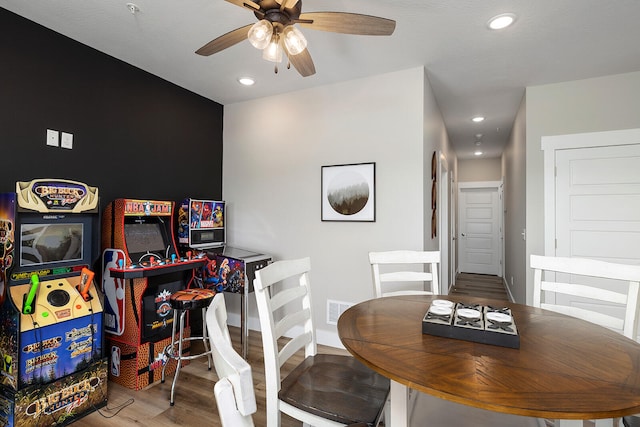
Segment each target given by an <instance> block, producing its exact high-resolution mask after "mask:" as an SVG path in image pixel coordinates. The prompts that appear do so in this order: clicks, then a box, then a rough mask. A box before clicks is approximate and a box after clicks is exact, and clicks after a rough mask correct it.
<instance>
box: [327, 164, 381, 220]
mask: <svg viewBox="0 0 640 427" xmlns="http://www.w3.org/2000/svg"><path fill="white" fill-rule="evenodd" d="M374 186H375V163H359V164H351V165H335V166H323V167H322V220H323V221H375V200H374V199H375V188H374Z"/></svg>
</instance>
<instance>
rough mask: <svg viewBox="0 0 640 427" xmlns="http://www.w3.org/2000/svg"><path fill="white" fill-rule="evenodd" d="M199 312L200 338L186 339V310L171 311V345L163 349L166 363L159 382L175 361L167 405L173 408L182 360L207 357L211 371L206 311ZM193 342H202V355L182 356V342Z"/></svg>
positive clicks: (203, 309)
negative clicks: (171, 361)
mask: <svg viewBox="0 0 640 427" xmlns="http://www.w3.org/2000/svg"><path fill="white" fill-rule="evenodd" d="M201 310H202V336H196V337H188V338H185V337H184V323H185V320H184V319H185V316H186V314H187V311H188V310H182V309H178V308H176V309H174V310H173V326H172V328H171V344H169V345H168V346H166V347H165V349H164V354H165V356H166V357H167V361H166V363H165V364H164V366H163V367H162V380H161V382H163V383H164V379H165V376H164V373H165V369H166V368H167V365H168V364H169V360H170V359H175V360H176V372H175V374H174V375H173V382H172V383H171V396H170V398H169V403H170V404H171V406H173V404H174V403H175V401H174V396H175V388H176V383H177V382H178V376H179V375H180V369H181V368H182V361H183V360H192V359H196V358H198V357H203V356H207V363H208V366H209V370H211V364H212V356H211V348H210V347H209V340H208V339H207V337H208V332H207V322H206V312H207V309H206V308H202V309H201ZM178 322H179V323H180V330H179V331H178V337H177V338H176V324H177V323H178ZM193 340H202V343H203V344H204V351H203V352H202V353H198V354H192V355H190V356H184V355H183V353H182V352H183V346H184V342H185V341H193ZM176 346H177V348H176Z"/></svg>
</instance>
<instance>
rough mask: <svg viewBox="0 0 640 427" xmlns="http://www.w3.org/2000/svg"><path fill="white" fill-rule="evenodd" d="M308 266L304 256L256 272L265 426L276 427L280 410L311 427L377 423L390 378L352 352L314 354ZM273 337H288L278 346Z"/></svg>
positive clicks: (275, 263)
mask: <svg viewBox="0 0 640 427" xmlns="http://www.w3.org/2000/svg"><path fill="white" fill-rule="evenodd" d="M310 268H311V262H310V260H309V258H302V259H296V260H283V261H276V262H274V263H272V264H270V265H268V266H267V267H264V268H262V269H260V270H258V271H257V272H256V278H255V280H254V288H255V295H256V301H257V305H258V314H259V316H260V329H261V332H262V344H263V350H264V368H265V378H266V400H267V427H279V426H280V416H281V412H283V413H285V414H288V415H289V416H291V417H293V418H295V419H297V420H300V421H302V422H303V423H305V424H308V425H312V426H315V427H329V426H331V427H335V426H341V425H351V424H356V425H357V424H358V423H365V424H366V425H368V426H376V425H377V424H378V422H379V420H380V419H381V416H382V414H383V408H384V405H385V402H386V401H387V395H388V393H389V380H388V379H387V378H385V377H383V376H381V375H379V374H377V373H375V372H374V371H372V370H371V369H369V368H367V367H365V366H364V365H362V364H361V363H360V362H358V361H357V360H355V359H354V358H353V357H350V356H346V355H335V354H318V353H317V344H316V331H315V328H314V323H313V305H312V300H311V284H310V281H309V271H310ZM285 334H286V335H285ZM291 336H293V338H291V339H289V338H286V337H291ZM278 340H286V341H287V342H286V344H284V345H283V346H282V348H281V349H279V346H278ZM302 351H304V359H303V360H302V362H301V363H300V364H298V365H297V366H295V368H293V370H292V371H291V372H290V373H289V374H287V375H286V376H285V375H283V374H282V370H281V369H282V368H283V367H284V366H283V365H285V363H286V362H287V361H288V360H290V358H291V357H292V356H293V355H294V354H296V353H299V352H302ZM290 365H291V363H289V364H287V367H286V369H288V367H289V366H290Z"/></svg>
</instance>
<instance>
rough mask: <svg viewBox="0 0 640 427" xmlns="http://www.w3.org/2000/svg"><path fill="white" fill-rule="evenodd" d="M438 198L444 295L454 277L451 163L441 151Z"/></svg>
mask: <svg viewBox="0 0 640 427" xmlns="http://www.w3.org/2000/svg"><path fill="white" fill-rule="evenodd" d="M438 166H439V168H438V169H439V170H438V180H439V185H438V200H437V201H436V203H437V205H436V206H437V208H438V209H437V210H436V212H437V213H438V226H437V227H438V234H439V236H438V240H439V246H440V275H439V276H440V289H439V292H440V293H441V294H442V295H448V294H449V289H450V288H451V286H453V281H454V278H453V277H450V270H451V269H450V268H449V265H450V263H451V259H450V257H449V253H450V250H449V242H450V241H451V239H450V227H449V218H450V215H449V209H450V206H451V204H450V199H449V194H450V191H449V182H450V180H449V164H448V163H447V158H446V157H445V155H444V153H442V152H440V155H439V156H438Z"/></svg>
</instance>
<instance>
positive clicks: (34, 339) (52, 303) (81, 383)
mask: <svg viewBox="0 0 640 427" xmlns="http://www.w3.org/2000/svg"><path fill="white" fill-rule="evenodd" d="M98 217H99V214H98V189H97V188H95V187H89V186H87V185H85V184H83V183H79V182H75V181H68V180H53V179H38V180H33V181H30V182H18V183H17V184H16V193H7V194H2V195H0V224H1V225H0V242H1V243H2V252H3V253H0V255H1V256H2V260H1V261H0V306H1V311H0V322H1V323H2V329H1V330H0V353H2V363H0V373H1V376H0V378H1V385H0V423H1V424H2V425H3V426H49V425H65V424H68V423H70V422H72V421H74V420H76V419H78V418H79V417H81V416H84V415H86V414H87V413H89V412H93V411H94V410H96V409H97V408H99V407H101V406H104V405H105V404H106V399H107V366H108V364H107V359H106V357H104V354H103V353H104V352H103V347H104V346H103V334H102V331H103V306H102V301H101V300H102V295H101V294H100V292H99V291H98V290H97V288H96V286H95V283H94V280H93V277H94V272H93V271H92V270H91V268H92V265H93V262H94V261H95V260H96V259H97V256H98V247H99V246H98V242H97V237H98V235H99V219H98Z"/></svg>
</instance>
